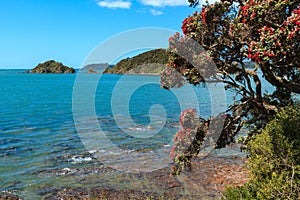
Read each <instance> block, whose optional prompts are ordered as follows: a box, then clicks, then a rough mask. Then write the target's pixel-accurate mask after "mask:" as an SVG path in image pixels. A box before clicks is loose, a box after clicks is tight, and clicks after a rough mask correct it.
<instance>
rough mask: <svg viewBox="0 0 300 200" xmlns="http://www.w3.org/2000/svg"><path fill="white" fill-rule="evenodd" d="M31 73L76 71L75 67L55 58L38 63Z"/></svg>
mask: <svg viewBox="0 0 300 200" xmlns="http://www.w3.org/2000/svg"><path fill="white" fill-rule="evenodd" d="M30 73H37V74H71V73H75V69H74V68H72V67H68V66H65V65H63V64H62V63H61V62H56V61H54V60H48V61H46V62H44V63H40V64H38V65H37V66H36V67H35V68H33V69H32V70H31V71H30Z"/></svg>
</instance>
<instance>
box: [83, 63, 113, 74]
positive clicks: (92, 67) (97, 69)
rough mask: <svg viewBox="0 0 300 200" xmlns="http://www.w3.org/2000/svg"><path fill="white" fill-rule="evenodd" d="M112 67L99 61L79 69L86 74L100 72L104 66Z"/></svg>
mask: <svg viewBox="0 0 300 200" xmlns="http://www.w3.org/2000/svg"><path fill="white" fill-rule="evenodd" d="M108 67H112V66H110V65H109V64H108V63H100V64H89V65H86V66H84V67H82V68H81V69H80V70H81V71H82V70H83V71H84V72H85V71H86V72H87V73H88V74H99V73H102V72H103V71H104V70H105V69H106V68H108Z"/></svg>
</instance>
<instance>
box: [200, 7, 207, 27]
mask: <svg viewBox="0 0 300 200" xmlns="http://www.w3.org/2000/svg"><path fill="white" fill-rule="evenodd" d="M201 17H202V21H203V23H204V24H206V9H205V8H202V11H201Z"/></svg>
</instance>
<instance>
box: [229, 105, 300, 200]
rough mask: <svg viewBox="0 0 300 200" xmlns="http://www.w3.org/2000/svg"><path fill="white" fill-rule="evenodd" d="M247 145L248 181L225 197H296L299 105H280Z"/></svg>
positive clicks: (298, 188) (298, 187)
mask: <svg viewBox="0 0 300 200" xmlns="http://www.w3.org/2000/svg"><path fill="white" fill-rule="evenodd" d="M248 146H249V150H250V151H249V152H250V159H249V164H248V165H249V167H250V171H251V176H250V181H249V183H247V184H246V185H245V186H243V187H240V188H229V189H227V191H226V193H225V199H299V198H300V106H299V105H297V106H294V107H286V108H285V109H282V110H281V111H280V112H279V113H278V114H277V115H276V117H275V119H273V120H271V121H270V122H269V123H268V124H267V125H266V127H265V128H264V129H263V130H262V133H261V134H259V135H256V136H255V137H254V139H253V140H252V141H251V142H250V143H249V145H248Z"/></svg>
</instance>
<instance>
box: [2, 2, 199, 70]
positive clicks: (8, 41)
mask: <svg viewBox="0 0 300 200" xmlns="http://www.w3.org/2000/svg"><path fill="white" fill-rule="evenodd" d="M199 9H200V8H199V7H198V8H190V7H188V3H187V1H185V0H72V1H70V0H57V1H56V0H1V1H0V26H1V28H0V56H1V59H0V68H6V69H9V68H26V69H30V68H33V67H35V66H36V65H37V64H38V63H40V62H44V61H46V60H49V59H54V60H57V61H60V62H63V63H64V64H65V65H68V66H72V67H74V68H79V67H80V66H81V64H82V63H83V61H84V60H85V58H86V57H87V56H88V54H89V53H90V52H91V51H92V50H93V49H94V48H95V47H96V46H97V45H98V44H100V43H101V42H103V41H104V40H106V39H107V38H109V37H111V36H113V35H116V34H119V33H121V32H124V31H127V30H131V29H135V28H143V27H160V28H168V29H172V30H177V31H181V30H180V27H181V22H182V20H183V19H184V18H185V17H186V16H187V15H188V14H191V13H192V12H194V11H195V10H199Z"/></svg>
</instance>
